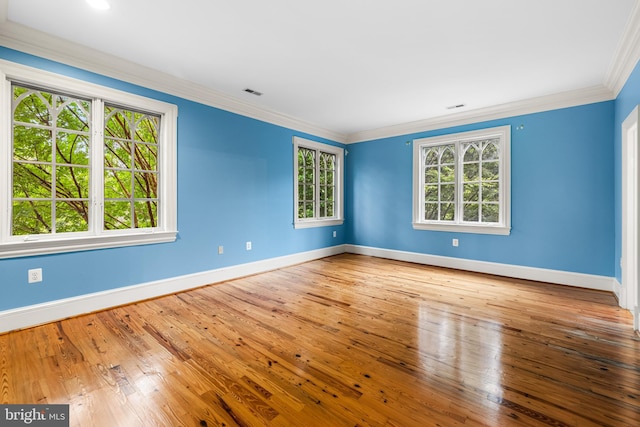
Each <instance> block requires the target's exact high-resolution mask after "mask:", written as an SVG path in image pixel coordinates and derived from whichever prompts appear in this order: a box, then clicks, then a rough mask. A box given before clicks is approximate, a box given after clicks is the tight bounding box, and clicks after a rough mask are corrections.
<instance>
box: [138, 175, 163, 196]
mask: <svg viewBox="0 0 640 427" xmlns="http://www.w3.org/2000/svg"><path fill="white" fill-rule="evenodd" d="M157 178H158V177H157V175H156V174H155V173H146V172H136V173H135V174H134V197H135V198H136V199H155V198H156V197H158V179H157Z"/></svg>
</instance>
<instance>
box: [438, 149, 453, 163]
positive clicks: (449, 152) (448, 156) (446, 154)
mask: <svg viewBox="0 0 640 427" xmlns="http://www.w3.org/2000/svg"><path fill="white" fill-rule="evenodd" d="M453 147H454V146H453V145H447V146H446V147H444V148H443V151H442V156H441V158H440V164H442V165H444V164H450V165H452V164H454V163H455V161H456V156H455V154H454V149H453Z"/></svg>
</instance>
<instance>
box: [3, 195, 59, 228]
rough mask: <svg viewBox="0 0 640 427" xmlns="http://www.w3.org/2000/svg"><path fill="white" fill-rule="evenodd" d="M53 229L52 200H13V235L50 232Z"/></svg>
mask: <svg viewBox="0 0 640 427" xmlns="http://www.w3.org/2000/svg"><path fill="white" fill-rule="evenodd" d="M51 229H52V227H51V202H44V201H28V202H26V201H18V202H13V206H12V226H11V234H12V235H14V236H24V235H28V234H48V233H51Z"/></svg>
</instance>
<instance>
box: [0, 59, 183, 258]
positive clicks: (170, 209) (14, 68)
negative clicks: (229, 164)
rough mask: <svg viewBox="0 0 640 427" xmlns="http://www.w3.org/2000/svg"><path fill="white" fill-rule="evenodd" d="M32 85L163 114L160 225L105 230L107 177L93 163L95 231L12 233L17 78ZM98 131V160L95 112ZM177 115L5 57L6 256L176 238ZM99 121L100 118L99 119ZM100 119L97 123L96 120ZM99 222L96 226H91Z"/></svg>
mask: <svg viewBox="0 0 640 427" xmlns="http://www.w3.org/2000/svg"><path fill="white" fill-rule="evenodd" d="M12 80H13V81H17V82H20V83H25V84H32V85H35V86H40V87H43V88H47V89H51V90H59V91H62V92H63V93H73V94H75V95H78V96H84V97H87V98H92V99H101V100H103V101H105V102H108V103H113V104H116V105H119V106H123V107H129V108H132V109H135V110H144V111H147V112H150V113H155V114H158V115H160V116H161V117H162V119H161V129H160V135H161V137H160V141H159V146H160V150H159V151H160V154H159V159H158V166H159V169H158V170H159V173H160V176H161V178H160V185H159V194H158V198H159V199H160V201H161V202H160V204H159V208H158V218H159V226H158V227H155V228H147V229H139V230H135V229H129V230H102V226H96V224H102V215H103V213H102V209H101V203H102V194H103V185H104V184H103V179H104V178H103V176H102V174H101V173H100V172H101V170H102V169H101V168H98V167H92V172H91V184H90V185H91V196H92V198H91V201H90V203H91V204H92V207H93V209H92V210H91V212H92V213H91V216H90V219H89V223H90V231H88V232H81V233H60V234H53V235H31V236H11V195H12V189H11V183H12V178H13V177H12V171H11V169H12V168H11V161H12V147H11V145H12V144H11V128H12V125H11V123H12V117H11V99H12V90H11V81H12ZM93 114H94V117H93V119H94V121H93V123H94V126H93V130H92V144H91V147H92V159H94V161H95V159H96V158H98V156H99V157H100V158H101V157H102V150H103V141H102V139H103V138H102V137H103V129H102V126H100V123H102V121H103V119H102V117H100V118H96V117H95V109H93ZM177 117H178V108H177V106H175V105H173V104H168V103H165V102H161V101H157V100H153V99H150V98H145V97H142V96H138V95H134V94H130V93H127V92H122V91H119V90H116V89H111V88H108V87H105V86H100V85H96V84H93V83H88V82H85V81H82V80H78V79H74V78H71V77H67V76H63V75H59V74H55V73H51V72H48V71H43V70H39V69H37V68H32V67H28V66H24V65H20V64H16V63H13V62H9V61H5V60H0V120H1V121H2V123H3V126H2V127H1V129H2V131H1V132H0V178H1V181H0V182H1V183H2V184H0V259H1V258H13V257H21V256H34V255H44V254H53V253H62V252H75V251H83V250H94V249H104V248H114V247H122V246H133V245H145V244H151V243H165V242H173V241H175V240H176V236H177V233H178V230H177V156H176V153H177V149H176V141H177V126H176V122H177ZM95 120H97V122H96V121H95ZM96 123H97V124H96ZM91 224H93V226H92V225H91Z"/></svg>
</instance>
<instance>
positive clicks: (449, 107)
mask: <svg viewBox="0 0 640 427" xmlns="http://www.w3.org/2000/svg"><path fill="white" fill-rule="evenodd" d="M466 105H467V104H456V105H450V106H448V107H447V110H455V109H456V108H462V107H465V106H466Z"/></svg>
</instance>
